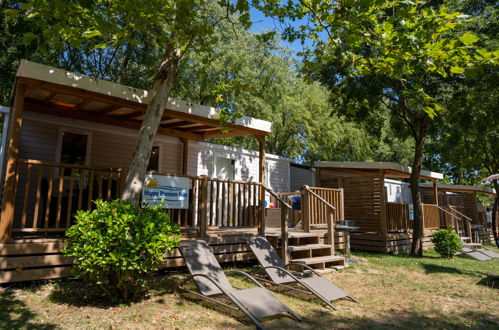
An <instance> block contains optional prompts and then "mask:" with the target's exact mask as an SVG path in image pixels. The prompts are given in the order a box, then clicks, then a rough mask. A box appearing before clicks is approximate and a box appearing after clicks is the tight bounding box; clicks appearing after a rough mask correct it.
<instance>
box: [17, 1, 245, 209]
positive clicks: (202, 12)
mask: <svg viewBox="0 0 499 330" xmlns="http://www.w3.org/2000/svg"><path fill="white" fill-rule="evenodd" d="M219 4H220V5H221V6H222V7H223V8H224V9H225V11H226V17H229V16H230V15H231V14H233V13H235V12H236V11H239V12H241V15H239V20H240V22H241V23H242V24H244V25H246V26H248V25H249V14H248V9H249V7H248V4H247V2H245V1H238V2H237V3H235V4H234V3H232V2H230V1H228V2H224V1H220V2H219ZM214 6H216V3H214V2H207V1H199V0H197V1H196V0H178V1H162V0H154V1H147V2H142V3H140V6H138V5H137V3H136V2H135V1H129V0H114V1H110V0H102V1H82V0H80V1H71V2H68V1H65V0H51V1H48V0H39V1H26V2H25V3H24V4H23V6H22V14H23V15H25V17H26V18H27V19H31V20H32V21H33V22H35V23H36V26H37V27H38V28H39V29H40V30H41V31H42V33H41V35H40V36H37V35H33V34H28V35H27V36H29V37H28V38H31V39H41V43H42V47H43V48H45V49H48V48H49V47H51V48H55V49H56V50H58V51H63V50H64V46H65V43H68V44H69V45H71V47H73V48H79V47H80V46H81V45H85V44H86V43H89V44H90V45H91V46H92V47H91V49H94V50H98V49H101V50H102V52H103V53H104V54H105V55H106V56H111V57H112V54H113V53H114V52H115V51H117V50H119V49H122V48H123V47H125V49H126V47H133V48H135V49H147V48H148V47H149V45H155V46H156V47H153V48H152V49H157V50H158V52H157V53H155V55H157V58H158V68H157V70H156V74H155V77H154V79H152V80H153V88H152V96H151V99H150V101H149V104H148V107H147V110H146V112H145V115H144V120H143V122H142V124H141V128H140V130H139V134H138V139H137V145H136V148H135V152H134V155H133V158H132V161H131V163H130V166H129V168H128V172H127V175H126V179H125V186H124V189H123V194H122V199H124V200H128V201H130V202H133V203H137V202H138V201H139V198H140V193H141V191H142V185H143V180H144V175H145V172H146V169H147V162H148V159H149V157H150V153H151V150H152V143H153V139H154V137H155V135H156V133H157V130H158V127H159V124H160V119H161V117H162V116H163V113H164V109H165V107H166V104H167V102H168V97H169V95H170V92H171V89H172V87H173V84H174V82H175V78H176V75H177V72H178V68H179V66H180V63H181V59H182V57H183V56H184V54H185V53H186V52H187V51H188V50H189V51H196V52H202V51H209V50H210V45H212V44H213V43H215V42H216V40H215V39H214V38H213V29H214V27H215V26H216V24H218V23H219V20H220V17H219V16H217V15H216V14H215V12H214V10H213V9H214ZM15 12H16V10H15V9H10V13H11V14H15ZM47 23H49V24H47ZM104 74H105V73H104Z"/></svg>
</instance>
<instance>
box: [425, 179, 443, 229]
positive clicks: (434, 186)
mask: <svg viewBox="0 0 499 330" xmlns="http://www.w3.org/2000/svg"><path fill="white" fill-rule="evenodd" d="M431 182H432V183H433V198H434V199H435V205H436V206H438V189H437V179H432V180H431ZM437 221H438V227H439V228H440V212H439V210H438V209H437ZM423 228H424V227H423Z"/></svg>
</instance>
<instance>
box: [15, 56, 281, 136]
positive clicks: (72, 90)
mask: <svg viewBox="0 0 499 330" xmlns="http://www.w3.org/2000/svg"><path fill="white" fill-rule="evenodd" d="M20 83H21V84H26V86H27V87H26V90H25V95H24V97H25V101H24V104H25V106H24V108H25V110H28V111H35V112H42V113H48V114H52V115H58V116H65V117H72V118H77V119H81V120H88V121H96V122H100V123H106V124H111V125H117V126H122V127H128V128H139V127H140V124H141V122H142V120H143V119H144V113H145V111H146V109H147V105H148V103H149V101H150V99H151V97H152V93H151V92H148V91H146V90H142V89H137V88H133V87H128V86H124V85H120V84H117V83H113V82H110V81H105V80H101V79H95V78H91V77H88V76H85V75H81V74H77V73H74V72H69V71H65V70H61V69H57V68H53V67H49V66H46V65H42V64H38V63H33V62H29V61H26V60H22V61H21V63H20V65H19V69H18V72H17V78H16V84H20ZM14 90H15V89H14ZM219 114H220V109H216V108H212V107H208V106H203V105H199V104H195V103H191V102H188V101H182V100H177V99H174V98H169V100H168V103H167V106H166V111H165V113H164V115H163V118H162V120H161V124H160V128H159V130H158V133H160V134H165V135H173V136H179V137H186V138H191V139H194V140H204V139H209V138H220V137H234V136H244V135H267V134H269V133H271V129H272V123H271V122H268V121H265V120H260V119H255V118H251V117H241V118H238V119H236V121H235V122H234V123H230V124H228V125H227V126H226V128H227V129H228V130H229V132H228V133H226V132H224V128H225V127H222V125H221V122H220V120H219V119H218V118H219Z"/></svg>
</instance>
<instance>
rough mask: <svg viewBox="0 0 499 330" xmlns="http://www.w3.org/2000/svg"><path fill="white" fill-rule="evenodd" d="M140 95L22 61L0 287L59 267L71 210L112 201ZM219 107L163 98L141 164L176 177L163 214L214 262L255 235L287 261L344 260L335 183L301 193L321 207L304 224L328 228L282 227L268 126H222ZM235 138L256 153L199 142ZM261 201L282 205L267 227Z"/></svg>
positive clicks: (250, 121) (283, 211) (61, 271)
mask: <svg viewBox="0 0 499 330" xmlns="http://www.w3.org/2000/svg"><path fill="white" fill-rule="evenodd" d="M149 98H150V93H148V92H147V91H144V90H139V89H136V88H132V87H127V86H122V85H119V84H116V83H112V82H109V81H104V80H99V79H93V78H90V77H87V76H84V75H81V74H76V73H73V72H67V71H64V70H60V69H57V68H52V67H48V66H44V65H40V64H37V63H32V62H28V61H21V64H20V66H19V70H18V73H17V77H16V81H15V83H14V89H13V93H12V98H11V104H10V107H11V111H10V114H9V116H10V119H9V129H8V139H7V140H6V142H7V143H6V144H7V146H6V153H5V162H4V163H5V166H4V172H3V173H4V175H3V182H2V186H3V191H2V210H1V218H0V283H6V282H16V281H25V280H32V279H47V278H57V277H62V276H65V275H66V274H67V273H68V269H69V267H70V265H71V260H70V259H67V258H65V257H64V256H62V254H61V253H60V249H61V248H62V247H63V246H64V245H65V242H64V232H65V230H66V229H67V228H68V227H69V226H71V224H72V223H73V221H74V218H73V216H74V214H75V212H76V211H77V210H82V209H83V210H88V209H92V207H93V205H92V201H93V200H95V199H97V198H102V199H107V200H110V199H115V198H119V196H120V193H121V189H122V184H123V179H124V174H125V171H126V167H127V166H128V163H129V161H130V160H131V158H132V154H133V151H134V147H135V142H136V138H137V133H138V129H139V127H140V125H141V122H142V120H143V116H144V112H145V110H146V108H147V103H148V100H149ZM2 109H3V108H2ZM218 113H219V110H218V109H215V108H211V107H207V106H202V105H198V104H193V103H190V102H187V101H182V100H175V99H170V100H169V102H168V105H167V109H166V110H165V113H164V116H163V118H162V120H161V124H160V127H159V130H158V135H157V137H156V140H155V144H154V148H153V151H152V155H151V159H150V160H149V170H150V171H151V172H150V174H151V175H155V176H157V177H158V178H161V179H162V180H163V179H164V180H169V182H180V181H181V182H182V187H183V188H182V189H185V193H183V194H182V196H183V197H182V198H184V200H183V202H182V203H179V204H178V205H177V204H174V203H172V205H177V206H175V208H174V207H169V208H168V209H166V210H165V211H166V212H169V214H170V217H171V219H172V220H174V221H176V222H177V223H178V224H179V225H180V226H181V229H182V233H183V236H184V238H185V239H192V238H202V239H205V240H206V241H207V242H208V243H209V244H210V245H211V247H212V248H213V250H214V252H215V254H216V256H217V258H218V259H219V260H220V261H222V262H223V261H237V260H248V259H252V258H253V255H252V254H251V252H250V250H249V248H248V247H247V246H246V245H245V244H244V243H243V241H242V238H243V237H244V236H246V235H257V234H259V235H265V236H267V237H268V238H269V239H271V240H272V242H273V244H274V245H275V247H276V248H278V249H280V252H281V255H282V257H283V258H284V260H285V261H287V260H289V259H293V260H297V261H299V262H302V263H304V264H308V265H311V266H313V267H316V268H325V267H330V266H334V265H342V264H343V263H344V258H343V257H340V256H337V255H335V247H337V246H338V243H340V244H341V235H338V234H337V233H335V232H334V223H333V221H335V220H337V219H341V217H342V214H343V213H342V212H343V211H342V200H341V198H342V195H341V190H339V189H322V190H323V191H325V192H326V194H324V195H318V194H317V193H316V192H314V191H313V190H310V191H311V192H310V193H309V198H308V200H309V203H308V204H310V205H311V203H314V205H315V207H316V209H317V207H318V206H320V207H319V208H320V210H321V212H322V217H321V218H320V220H309V221H322V222H325V223H326V224H328V223H330V225H329V229H328V230H327V231H326V232H323V233H312V232H310V231H307V230H303V229H298V228H297V229H293V228H288V227H289V226H288V221H289V215H290V213H291V206H290V205H289V204H288V203H287V202H285V201H284V200H282V198H281V197H280V196H278V195H276V193H275V192H274V191H273V189H275V190H277V191H279V190H283V191H285V190H289V189H290V188H289V186H288V185H289V173H290V169H289V161H288V160H285V159H283V158H282V157H277V156H267V155H266V153H265V137H266V135H268V134H269V133H270V132H271V126H272V124H271V123H270V122H267V121H263V120H259V119H255V118H249V117H242V118H239V119H237V120H236V122H235V123H232V124H230V125H229V127H228V128H229V132H228V133H226V132H222V129H221V123H220V122H219V120H218V119H217V116H218ZM237 136H253V137H254V138H255V139H256V140H257V141H258V144H259V152H258V153H255V152H250V151H245V150H242V149H237V150H236V149H233V148H232V149H231V148H228V147H223V146H216V145H212V144H207V143H206V142H203V141H205V140H207V139H211V138H231V137H237ZM270 187H272V188H273V189H271V188H270ZM310 189H312V188H310ZM321 196H324V197H325V198H324V197H321ZM270 197H271V198H273V199H274V201H275V204H276V206H277V207H278V209H279V210H280V211H279V216H278V221H277V223H272V224H269V226H267V225H266V221H265V219H266V211H268V210H266V209H265V205H266V204H267V203H266V202H265V200H266V199H267V200H268V199H269V198H270ZM308 204H306V205H305V206H304V207H305V208H307V207H309V206H308ZM276 209H277V208H276ZM313 214H314V213H311V216H312V215H313ZM314 219H315V218H314ZM305 227H306V226H305ZM288 229H289V230H288ZM325 236H326V237H327V240H328V241H325V239H324V237H325ZM329 238H331V239H329ZM335 238H337V239H336V240H334V239H335ZM325 243H327V244H325ZM165 257H166V259H165V267H177V266H182V265H183V261H182V259H181V257H180V255H179V254H178V253H175V254H173V255H169V256H165Z"/></svg>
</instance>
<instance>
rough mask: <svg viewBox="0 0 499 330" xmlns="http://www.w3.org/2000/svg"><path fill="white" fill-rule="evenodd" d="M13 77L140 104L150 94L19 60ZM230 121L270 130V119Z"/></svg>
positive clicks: (183, 108) (173, 105) (207, 113)
mask: <svg viewBox="0 0 499 330" xmlns="http://www.w3.org/2000/svg"><path fill="white" fill-rule="evenodd" d="M17 76H18V77H25V78H31V79H36V80H41V81H48V82H51V83H54V84H59V85H63V86H69V87H74V88H81V89H84V90H87V91H90V92H95V93H99V94H103V95H108V96H113V97H117V98H121V99H123V100H127V101H132V102H137V103H141V104H148V102H149V99H150V98H151V95H152V94H151V93H150V92H148V91H146V90H142V89H139V88H134V87H129V86H124V85H120V84H117V83H113V82H111V81H106V80H102V79H96V78H91V77H89V76H86V75H83V74H78V73H74V72H70V71H66V70H62V69H57V68H53V67H50V66H47V65H43V64H39V63H35V62H30V61H27V60H21V62H20V64H19V68H18V70H17ZM167 108H168V109H170V110H174V111H178V112H183V113H188V114H192V115H196V116H200V117H204V118H208V119H215V120H217V119H218V118H217V117H218V114H219V112H220V109H216V108H213V107H208V106H204V105H200V104H195V103H192V102H189V101H183V100H177V99H174V98H169V100H168V105H167ZM234 124H235V125H239V126H243V127H247V128H251V129H255V130H259V131H263V132H266V133H271V132H272V123H271V122H269V121H266V120H261V119H256V118H251V117H247V116H243V117H240V118H238V119H236V121H235V123H234Z"/></svg>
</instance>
